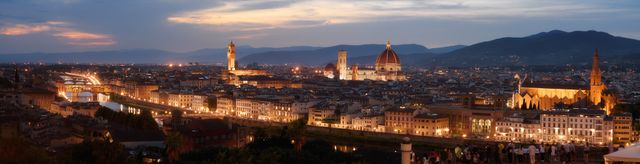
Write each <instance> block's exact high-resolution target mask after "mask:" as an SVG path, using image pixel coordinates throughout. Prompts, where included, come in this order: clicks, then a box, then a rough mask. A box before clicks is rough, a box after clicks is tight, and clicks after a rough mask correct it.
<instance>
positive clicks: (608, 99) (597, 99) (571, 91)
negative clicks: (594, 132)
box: [511, 49, 617, 114]
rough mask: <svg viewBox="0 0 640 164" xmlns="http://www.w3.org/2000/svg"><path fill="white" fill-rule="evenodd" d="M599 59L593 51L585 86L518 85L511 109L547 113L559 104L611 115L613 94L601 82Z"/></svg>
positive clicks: (613, 103)
mask: <svg viewBox="0 0 640 164" xmlns="http://www.w3.org/2000/svg"><path fill="white" fill-rule="evenodd" d="M599 62H600V57H599V56H598V50H597V49H596V51H595V53H594V55H593V65H592V69H591V75H590V78H589V86H580V85H549V84H533V83H523V82H520V84H519V87H518V91H517V93H514V94H513V98H512V100H511V101H512V103H511V108H514V109H540V110H551V109H554V108H557V107H556V106H557V105H559V104H562V105H575V106H583V107H588V106H595V107H597V108H600V109H603V110H605V111H607V114H611V110H612V109H613V107H614V106H615V105H616V104H617V98H616V96H615V94H613V93H611V92H610V91H609V90H607V87H606V85H605V84H604V83H603V82H602V73H601V71H600V64H599Z"/></svg>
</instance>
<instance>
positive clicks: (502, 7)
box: [0, 0, 640, 54]
mask: <svg viewBox="0 0 640 164" xmlns="http://www.w3.org/2000/svg"><path fill="white" fill-rule="evenodd" d="M310 6H313V7H310ZM638 7H640V4H638V3H636V2H632V1H616V2H597V1H588V2H584V1H581V2H573V1H563V2H553V1H516V2H512V1H396V2H371V1H358V2H354V3H349V4H344V3H338V2H335V1H243V2H239V3H233V2H220V1H210V2H195V1H180V2H178V1H148V2H129V1H127V2H124V1H108V2H106V1H105V2H92V1H84V0H65V1H56V0H51V1H4V2H2V3H0V8H2V9H3V10H4V11H6V12H3V13H2V14H0V20H2V23H0V42H2V43H4V44H2V45H0V49H2V52H0V53H4V54H6V53H29V52H73V51H93V50H115V49H137V48H149V49H161V50H168V51H180V52H182V51H191V50H196V49H201V48H220V47H223V45H225V44H226V43H227V42H228V41H229V40H237V41H239V42H242V43H243V44H241V45H251V46H255V47H286V46H299V45H306V46H330V45H336V44H370V43H379V42H382V41H384V40H387V39H391V40H393V41H394V43H396V44H420V45H425V46H427V47H429V48H432V47H442V46H449V45H458V44H463V45H470V44H474V43H477V42H480V41H486V40H490V39H495V38H500V37H520V36H527V35H530V34H533V33H538V32H543V31H550V30H554V29H559V30H564V31H574V30H598V31H606V32H609V33H611V34H613V35H616V36H623V37H628V38H634V39H638V38H640V34H639V33H637V31H635V29H637V28H638V26H640V24H639V23H637V22H638V21H636V20H638V19H639V18H640V16H639V15H638V14H636V13H634V12H633V11H635V10H637V8H638ZM114 11H118V12H114ZM344 11H349V12H344ZM467 27H474V28H473V29H469V28H467Z"/></svg>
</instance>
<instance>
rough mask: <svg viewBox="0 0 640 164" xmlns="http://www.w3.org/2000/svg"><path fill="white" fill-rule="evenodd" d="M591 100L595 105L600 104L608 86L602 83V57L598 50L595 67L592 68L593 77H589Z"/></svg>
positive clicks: (595, 54) (594, 60) (595, 55)
mask: <svg viewBox="0 0 640 164" xmlns="http://www.w3.org/2000/svg"><path fill="white" fill-rule="evenodd" d="M589 85H590V89H589V100H590V101H591V102H592V103H593V104H594V105H598V104H600V102H601V100H602V91H604V90H605V89H606V86H605V85H604V84H603V83H602V73H601V72H600V57H599V56H598V49H596V51H595V53H594V54H593V66H592V67H591V76H590V77H589Z"/></svg>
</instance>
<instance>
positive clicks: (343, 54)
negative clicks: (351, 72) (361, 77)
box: [336, 50, 348, 80]
mask: <svg viewBox="0 0 640 164" xmlns="http://www.w3.org/2000/svg"><path fill="white" fill-rule="evenodd" d="M336 70H337V71H338V77H339V78H338V79H340V80H348V79H347V74H348V72H347V51H345V50H338V61H337V62H336Z"/></svg>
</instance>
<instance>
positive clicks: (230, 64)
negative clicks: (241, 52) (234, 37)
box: [227, 41, 236, 71]
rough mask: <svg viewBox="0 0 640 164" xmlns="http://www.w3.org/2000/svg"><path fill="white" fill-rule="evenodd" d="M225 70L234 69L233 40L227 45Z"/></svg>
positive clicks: (234, 46) (234, 47) (234, 49)
mask: <svg viewBox="0 0 640 164" xmlns="http://www.w3.org/2000/svg"><path fill="white" fill-rule="evenodd" d="M227 70H229V71H233V70H236V45H235V44H233V41H231V42H229V45H228V46H227Z"/></svg>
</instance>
